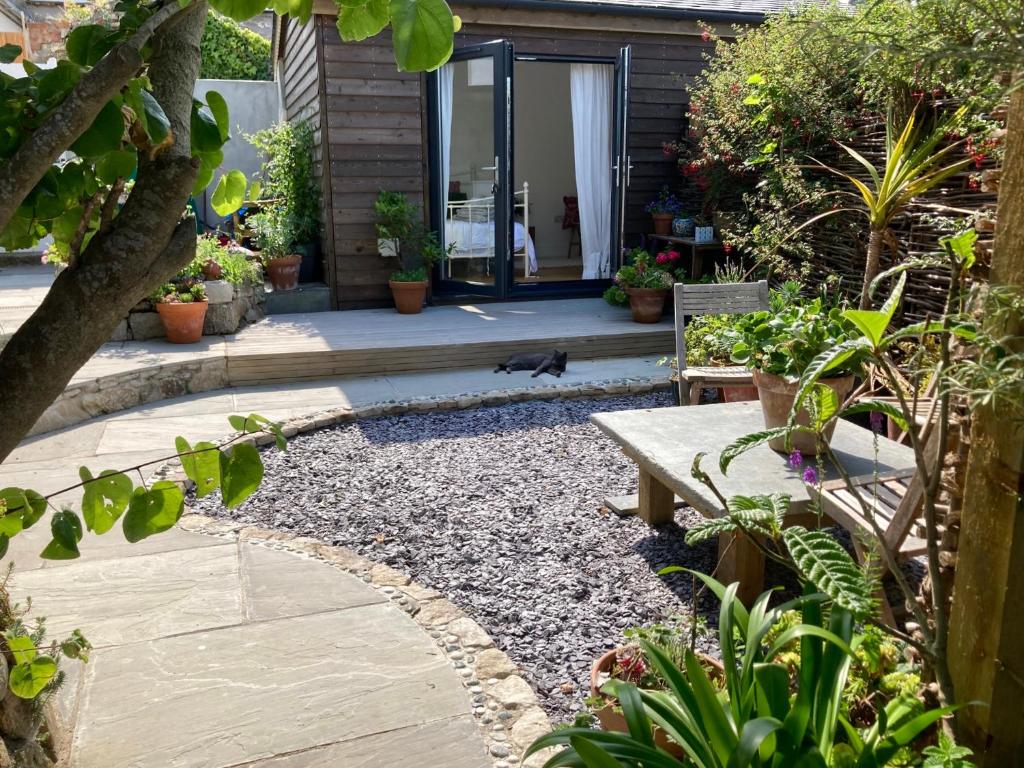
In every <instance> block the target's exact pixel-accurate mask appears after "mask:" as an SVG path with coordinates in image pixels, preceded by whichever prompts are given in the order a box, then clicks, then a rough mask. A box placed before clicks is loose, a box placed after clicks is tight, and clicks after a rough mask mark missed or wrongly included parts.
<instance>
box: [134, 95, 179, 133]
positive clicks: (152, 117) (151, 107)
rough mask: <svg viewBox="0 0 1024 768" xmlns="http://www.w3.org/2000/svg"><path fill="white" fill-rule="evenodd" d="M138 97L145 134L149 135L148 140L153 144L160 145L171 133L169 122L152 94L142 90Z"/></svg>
mask: <svg viewBox="0 0 1024 768" xmlns="http://www.w3.org/2000/svg"><path fill="white" fill-rule="evenodd" d="M140 97H141V99H142V113H143V115H144V116H145V119H146V133H148V134H149V140H150V141H151V142H153V143H154V144H162V143H163V141H164V139H166V138H167V135H168V134H169V133H170V132H171V121H170V120H168V119H167V114H166V113H165V112H164V108H163V107H161V106H160V102H159V101H157V100H156V97H155V96H153V94H152V93H150V92H149V91H147V90H143V91H142V93H141V94H140Z"/></svg>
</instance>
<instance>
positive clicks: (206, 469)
mask: <svg viewBox="0 0 1024 768" xmlns="http://www.w3.org/2000/svg"><path fill="white" fill-rule="evenodd" d="M174 448H175V450H177V451H178V457H179V458H180V459H181V467H182V469H184V470H185V474H186V475H187V476H188V479H189V480H191V481H192V482H193V483H195V484H196V496H198V497H199V498H200V499H201V498H203V497H204V496H206V495H207V494H209V493H212V492H213V491H215V490H216V489H217V488H219V487H220V451H219V450H218V449H217V446H216V445H214V444H213V443H207V442H200V443H196V444H195V446H190V445H189V444H188V440H186V439H185V438H184V437H176V438H175V439H174Z"/></svg>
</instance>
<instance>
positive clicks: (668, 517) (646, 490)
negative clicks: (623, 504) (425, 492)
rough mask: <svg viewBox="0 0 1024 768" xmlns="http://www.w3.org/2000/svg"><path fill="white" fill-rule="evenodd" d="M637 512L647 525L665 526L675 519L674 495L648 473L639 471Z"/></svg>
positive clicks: (642, 470)
mask: <svg viewBox="0 0 1024 768" xmlns="http://www.w3.org/2000/svg"><path fill="white" fill-rule="evenodd" d="M639 497H640V498H639V505H638V506H639V508H640V509H639V511H640V517H641V519H642V520H643V521H644V522H645V523H647V524H648V525H666V524H668V523H671V522H672V521H673V520H674V519H675V507H676V505H675V498H676V497H675V494H674V493H672V491H671V490H669V489H668V488H666V487H665V486H664V485H663V484H662V482H661V481H660V480H658V479H657V478H656V477H654V475H652V474H651V473H650V472H647V471H646V470H644V469H641V470H640V494H639Z"/></svg>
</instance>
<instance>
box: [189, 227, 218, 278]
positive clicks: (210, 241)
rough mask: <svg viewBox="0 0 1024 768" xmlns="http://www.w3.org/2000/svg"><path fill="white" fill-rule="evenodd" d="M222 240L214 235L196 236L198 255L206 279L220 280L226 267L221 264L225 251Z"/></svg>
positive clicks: (197, 258) (201, 270) (200, 268)
mask: <svg viewBox="0 0 1024 768" xmlns="http://www.w3.org/2000/svg"><path fill="white" fill-rule="evenodd" d="M223 252H224V251H223V249H222V248H221V247H220V242H219V241H218V240H217V238H216V237H214V236H213V235H206V236H204V237H198V238H196V257H195V260H196V261H198V262H199V265H200V266H199V270H200V272H201V273H202V275H203V279H204V280H220V279H221V276H222V275H223V274H224V269H223V268H222V267H221V264H220V257H221V254H222V253H223Z"/></svg>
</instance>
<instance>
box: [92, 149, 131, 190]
mask: <svg viewBox="0 0 1024 768" xmlns="http://www.w3.org/2000/svg"><path fill="white" fill-rule="evenodd" d="M137 162H138V155H137V154H136V153H135V151H134V149H130V150H129V149H119V150H115V151H114V152H108V153H107V154H105V155H103V157H101V158H100V161H99V162H98V163H96V175H97V176H98V177H99V179H100V181H102V182H103V183H104V184H113V183H114V182H115V181H117V180H118V179H127V178H130V177H131V175H132V174H133V173H134V172H135V164H136V163H137Z"/></svg>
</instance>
